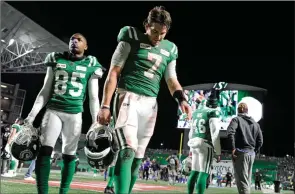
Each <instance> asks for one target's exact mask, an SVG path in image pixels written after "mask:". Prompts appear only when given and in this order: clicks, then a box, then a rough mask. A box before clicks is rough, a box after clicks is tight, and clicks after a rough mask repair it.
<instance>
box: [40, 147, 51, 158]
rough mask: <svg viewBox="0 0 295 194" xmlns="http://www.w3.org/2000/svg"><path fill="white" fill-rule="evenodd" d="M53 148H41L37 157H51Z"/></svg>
mask: <svg viewBox="0 0 295 194" xmlns="http://www.w3.org/2000/svg"><path fill="white" fill-rule="evenodd" d="M52 151H53V147H50V146H41V148H40V152H39V156H51V154H52Z"/></svg>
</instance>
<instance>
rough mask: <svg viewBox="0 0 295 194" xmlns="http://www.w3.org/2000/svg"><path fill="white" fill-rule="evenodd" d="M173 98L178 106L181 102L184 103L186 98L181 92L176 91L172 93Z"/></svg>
mask: <svg viewBox="0 0 295 194" xmlns="http://www.w3.org/2000/svg"><path fill="white" fill-rule="evenodd" d="M173 98H174V99H175V100H176V101H177V102H178V104H180V103H181V102H182V101H186V102H187V100H186V98H185V96H184V93H183V91H182V90H176V91H175V92H174V93H173Z"/></svg>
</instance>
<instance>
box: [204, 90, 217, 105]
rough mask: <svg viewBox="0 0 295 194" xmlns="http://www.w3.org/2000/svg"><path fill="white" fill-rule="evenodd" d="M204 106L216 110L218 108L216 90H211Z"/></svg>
mask: <svg viewBox="0 0 295 194" xmlns="http://www.w3.org/2000/svg"><path fill="white" fill-rule="evenodd" d="M206 106H207V107H208V108H217V107H218V98H217V92H216V90H214V89H213V90H211V94H210V96H209V97H208V100H207V101H206Z"/></svg>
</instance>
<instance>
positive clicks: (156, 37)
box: [145, 23, 168, 46]
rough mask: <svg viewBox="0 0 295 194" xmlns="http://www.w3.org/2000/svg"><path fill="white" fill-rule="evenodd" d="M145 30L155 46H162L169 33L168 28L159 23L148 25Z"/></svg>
mask: <svg viewBox="0 0 295 194" xmlns="http://www.w3.org/2000/svg"><path fill="white" fill-rule="evenodd" d="M145 30H146V34H147V35H148V38H149V40H150V41H151V43H152V44H153V45H154V46H156V45H158V44H160V42H161V41H162V40H163V39H164V38H165V36H166V34H167V32H168V29H167V27H166V26H165V25H161V24H159V23H152V24H146V26H145Z"/></svg>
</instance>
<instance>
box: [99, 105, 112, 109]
mask: <svg viewBox="0 0 295 194" xmlns="http://www.w3.org/2000/svg"><path fill="white" fill-rule="evenodd" d="M101 109H109V110H110V109H111V107H110V106H108V105H102V106H101Z"/></svg>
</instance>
